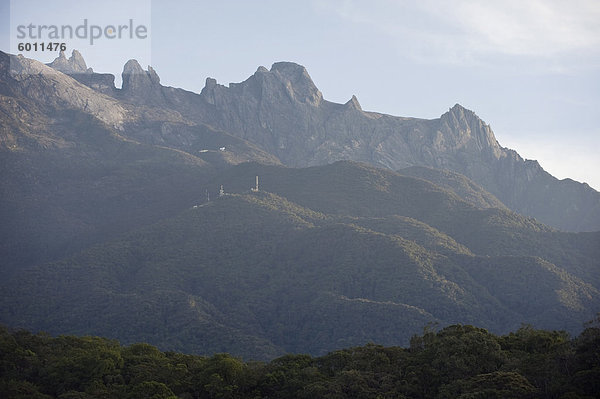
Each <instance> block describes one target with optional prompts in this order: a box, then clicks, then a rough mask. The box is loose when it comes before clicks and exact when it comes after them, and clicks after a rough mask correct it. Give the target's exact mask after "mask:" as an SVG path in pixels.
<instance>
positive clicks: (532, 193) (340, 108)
mask: <svg viewBox="0 0 600 399" xmlns="http://www.w3.org/2000/svg"><path fill="white" fill-rule="evenodd" d="M138 66H139V64H138ZM137 69H138V68H137V67H136V70H137ZM140 70H141V72H140ZM124 72H125V71H124ZM142 72H143V73H142ZM123 76H124V82H125V81H126V80H127V79H129V78H128V77H127V76H138V77H139V78H136V79H138V80H139V79H142V81H140V84H139V85H137V86H136V85H134V86H135V87H137V89H133V87H134V86H130V85H128V84H124V88H123V89H115V90H116V91H115V93H114V94H113V95H114V96H115V98H120V99H121V100H125V101H129V102H133V103H136V104H148V105H154V106H161V107H166V108H169V109H173V110H177V111H178V112H179V113H181V115H183V116H184V117H185V118H188V119H190V120H192V121H194V122H196V123H205V124H208V125H210V126H214V127H216V128H218V129H222V130H223V131H226V132H228V133H230V134H233V135H234V136H237V137H239V138H242V139H243V140H247V141H250V142H252V143H254V144H255V145H258V146H259V147H260V148H262V149H263V150H265V151H266V152H269V153H271V154H273V155H274V156H276V157H277V158H278V159H280V160H281V161H282V162H283V163H284V164H286V165H288V166H293V167H305V166H312V165H322V164H327V163H331V162H334V161H337V160H343V159H349V160H355V161H360V162H365V163H369V164H371V165H374V166H378V167H384V168H388V169H392V170H399V169H402V168H405V167H409V166H425V167H434V168H437V169H448V170H451V171H454V172H457V173H460V174H462V175H465V176H466V177H468V178H469V179H471V180H473V181H474V182H476V183H477V184H479V185H481V186H482V187H484V188H485V189H486V190H487V191H489V192H490V193H492V194H493V195H494V196H496V197H497V198H498V199H499V200H500V201H501V202H502V203H503V204H504V205H506V206H508V207H509V208H510V209H512V210H515V211H517V212H519V213H522V214H525V215H529V216H534V217H536V218H538V219H539V220H540V221H542V222H544V223H546V224H549V225H552V226H554V227H557V228H560V229H562V230H566V231H597V230H600V193H598V192H597V191H596V190H594V189H593V188H591V187H589V185H587V184H585V183H578V182H575V181H573V180H570V179H564V180H558V179H556V178H555V177H553V176H551V175H550V174H549V173H547V172H546V171H545V170H544V169H543V168H542V167H541V166H540V165H539V163H538V162H537V161H531V160H525V159H523V158H522V157H520V156H519V154H518V153H517V152H515V151H513V150H509V149H507V148H504V147H502V146H501V145H500V144H499V143H498V142H497V140H496V138H495V136H494V134H493V131H492V130H491V128H490V127H489V125H488V124H486V123H485V122H483V121H482V120H481V119H480V118H479V117H478V116H477V115H476V114H475V113H474V112H473V111H470V110H467V109H465V108H464V107H462V106H461V105H459V104H456V105H454V106H453V107H451V108H450V109H449V110H448V111H447V112H445V113H444V114H442V115H441V116H440V118H437V119H432V120H425V119H419V118H403V117H395V116H391V115H385V114H380V113H377V112H366V111H363V110H362V107H360V104H359V103H358V100H357V99H356V97H355V96H353V98H351V99H350V100H349V101H348V102H347V103H346V104H336V103H332V102H329V101H327V100H326V99H324V98H323V96H322V94H321V92H320V91H319V90H318V88H317V87H316V86H315V85H314V83H313V81H312V79H311V78H310V75H309V74H308V72H307V70H306V68H304V67H303V66H301V65H298V64H296V63H290V62H278V63H275V64H273V66H272V67H271V69H270V70H268V69H266V68H264V67H260V68H258V69H257V71H256V72H255V73H254V74H253V75H251V76H250V77H249V78H248V79H246V80H245V81H243V82H240V83H230V84H229V86H223V85H220V84H218V83H217V82H216V80H214V79H212V78H207V79H206V84H205V87H204V88H203V89H202V91H201V92H200V93H199V94H196V93H192V92H187V91H185V90H182V89H175V88H169V87H165V86H162V85H161V84H160V79H159V78H158V75H157V74H156V72H155V71H154V70H153V69H152V68H149V69H148V71H143V70H142V69H141V67H140V68H139V70H138V73H136V74H124V75H123ZM144 76H146V77H144ZM367 132H368V133H367ZM547 198H553V201H552V202H548V201H547V200H546V199H547Z"/></svg>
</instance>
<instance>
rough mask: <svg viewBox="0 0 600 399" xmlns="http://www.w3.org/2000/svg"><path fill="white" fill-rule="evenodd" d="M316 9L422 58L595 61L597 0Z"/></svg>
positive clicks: (352, 2) (461, 0)
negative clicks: (381, 36)
mask: <svg viewBox="0 0 600 399" xmlns="http://www.w3.org/2000/svg"><path fill="white" fill-rule="evenodd" d="M317 8H320V9H321V11H325V12H329V13H332V14H333V15H336V16H337V17H339V18H341V19H343V20H345V21H347V22H348V23H351V24H354V25H355V26H357V28H358V29H365V28H368V29H370V30H376V31H378V32H379V33H380V34H383V35H386V36H388V37H387V38H386V39H385V40H391V41H393V42H394V43H395V46H396V48H397V50H398V51H402V52H404V55H406V56H409V57H411V58H413V59H417V60H420V61H424V62H435V63H440V62H443V63H450V64H481V63H489V62H490V59H492V58H494V57H508V58H514V57H524V58H527V59H530V60H536V59H538V60H540V61H541V62H548V64H549V66H550V67H552V68H554V69H555V70H561V69H564V68H567V67H569V66H571V67H574V66H580V67H581V66H582V64H589V66H591V67H597V66H598V65H599V64H600V63H599V62H598V59H599V58H600V24H599V23H598V21H600V2H598V1H597V0H571V1H568V2H566V1H560V0H528V1H522V0H504V1H475V0H455V1H438V0H421V1H402V0H373V1H370V2H368V3H365V2H363V1H360V0H346V1H338V2H334V3H328V4H327V5H325V6H323V5H321V6H317Z"/></svg>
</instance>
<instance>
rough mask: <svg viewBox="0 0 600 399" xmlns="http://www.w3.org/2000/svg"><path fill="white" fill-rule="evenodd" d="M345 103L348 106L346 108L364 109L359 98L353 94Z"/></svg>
mask: <svg viewBox="0 0 600 399" xmlns="http://www.w3.org/2000/svg"><path fill="white" fill-rule="evenodd" d="M344 105H345V106H346V108H349V109H355V110H358V111H362V107H361V106H360V103H359V102H358V98H356V96H355V95H352V98H351V99H350V100H348V101H347V102H346V104H344Z"/></svg>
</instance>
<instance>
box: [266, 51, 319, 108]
mask: <svg viewBox="0 0 600 399" xmlns="http://www.w3.org/2000/svg"><path fill="white" fill-rule="evenodd" d="M259 70H260V68H259ZM270 72H271V74H272V75H273V76H275V77H276V78H277V79H278V80H280V81H281V82H282V83H283V84H284V85H285V87H286V89H287V90H288V92H289V94H290V95H291V96H292V97H293V98H294V99H295V100H297V101H300V102H303V103H308V104H311V105H314V106H318V105H319V104H320V103H321V101H322V100H323V95H322V94H321V92H320V91H319V89H318V88H317V86H315V84H314V82H313V81H312V79H311V77H310V75H309V74H308V71H307V70H306V68H304V67H303V66H302V65H298V64H296V63H294V62H276V63H275V64H273V65H272V66H271V70H270Z"/></svg>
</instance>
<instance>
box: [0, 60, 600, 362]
mask: <svg viewBox="0 0 600 399" xmlns="http://www.w3.org/2000/svg"><path fill="white" fill-rule="evenodd" d="M0 113H1V115H2V117H1V125H0V167H1V170H2V172H1V175H0V209H1V214H0V218H1V221H2V228H1V229H0V238H1V241H0V242H1V243H2V244H1V246H0V256H1V257H2V259H3V262H2V265H1V270H2V272H3V274H4V275H5V276H6V278H5V279H3V281H2V283H1V284H0V286H1V290H0V292H1V294H0V304H1V306H0V322H1V323H5V324H7V325H10V326H15V327H25V328H28V329H32V330H46V331H49V332H51V333H55V334H60V333H70V334H99V335H104V336H107V337H113V338H118V339H120V340H122V341H123V342H125V343H127V342H136V341H147V342H150V343H153V344H156V345H158V346H160V347H161V348H164V349H176V350H182V351H189V352H194V353H215V352H222V351H228V352H232V353H235V354H239V355H243V356H244V357H247V358H261V359H268V358H272V357H275V356H277V355H280V354H283V353H286V352H309V353H313V354H322V353H325V352H327V351H329V350H332V349H335V348H342V347H345V346H348V345H360V344H364V343H367V342H377V343H381V344H387V345H396V344H406V343H407V342H408V340H409V338H410V337H411V336H412V335H413V334H415V333H420V332H421V330H422V328H423V326H425V325H426V324H427V323H431V322H434V323H439V324H441V325H447V324H452V323H469V324H477V325H479V326H481V327H485V328H488V329H490V330H492V331H494V332H496V333H504V332H507V331H509V330H512V329H515V328H518V327H519V325H520V324H521V323H532V324H534V325H535V326H536V327H543V328H556V329H566V330H568V331H570V332H572V333H577V332H578V331H580V330H581V328H582V325H583V322H584V321H586V320H589V319H591V318H592V317H593V315H594V314H595V313H596V312H597V311H598V308H599V307H600V295H599V290H600V263H599V262H600V261H599V259H600V233H599V232H597V231H598V230H600V194H599V193H598V192H596V191H595V190H593V189H592V188H590V187H589V186H587V185H585V184H581V183H577V182H574V181H572V180H568V179H567V180H563V181H559V180H557V179H556V178H554V177H552V176H551V175H549V174H548V173H546V172H545V171H544V170H543V169H542V168H541V166H540V165H539V164H538V163H537V162H535V161H526V160H523V159H522V158H521V157H520V156H519V155H518V154H517V153H516V152H515V151H512V150H509V149H506V148H503V147H502V146H501V145H500V144H499V143H498V142H497V141H496V139H495V137H494V134H493V132H492V130H491V129H490V127H489V126H488V125H487V124H486V123H485V122H483V121H482V120H481V119H480V118H479V117H477V115H476V114H475V113H474V112H472V111H470V110H467V109H465V108H463V107H462V106H460V105H458V104H457V105H455V106H453V107H452V108H451V109H450V110H449V111H448V112H447V113H445V114H443V115H442V116H441V117H440V118H438V119H433V120H425V119H417V118H402V117H396V116H390V115H384V114H378V113H374V112H366V111H363V110H362V108H361V106H360V103H359V101H358V99H357V98H356V97H352V98H351V99H350V100H349V101H348V102H347V103H345V104H336V103H332V102H329V101H327V100H325V99H324V98H323V96H322V94H321V92H320V91H319V90H318V88H317V87H316V86H315V85H314V83H313V82H312V80H311V78H310V76H309V74H308V72H307V71H306V69H305V68H304V67H302V66H300V65H297V64H293V63H287V62H280V63H276V64H274V65H273V66H272V68H271V69H270V70H268V69H266V68H264V67H260V68H258V70H257V71H256V72H255V73H254V74H253V75H252V76H251V77H249V78H248V79H247V80H246V81H244V82H241V83H237V84H230V85H229V86H228V87H226V86H223V85H220V84H218V83H217V82H216V81H215V80H214V79H210V78H209V79H207V80H206V86H205V88H204V89H203V90H202V92H201V93H199V94H197V93H192V92H189V91H185V90H183V89H177V88H171V87H165V86H162V85H161V84H160V78H159V76H158V74H157V72H156V71H154V70H153V69H152V68H148V70H144V69H143V68H142V67H141V66H140V65H139V64H138V63H137V61H135V60H131V61H129V62H127V64H126V65H125V67H124V71H123V86H122V88H120V89H119V88H116V87H115V86H114V77H113V76H112V75H107V74H99V73H96V72H94V71H93V69H91V68H89V67H88V66H87V65H86V63H85V61H84V60H83V57H82V56H81V54H79V53H76V52H74V53H73V55H72V56H71V57H70V58H67V57H66V56H65V55H64V54H61V55H60V56H59V57H58V58H57V60H55V61H54V62H53V63H51V64H49V65H44V64H41V63H39V62H37V61H34V60H30V59H26V58H24V57H22V56H13V55H8V54H5V53H0ZM256 176H259V190H258V191H251V190H250V189H251V188H253V187H254V184H255V178H256ZM221 186H222V187H223V193H221V194H224V195H220V193H219V191H220V188H221Z"/></svg>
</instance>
